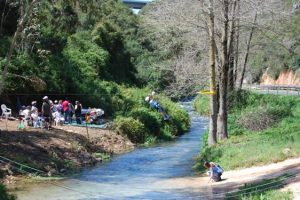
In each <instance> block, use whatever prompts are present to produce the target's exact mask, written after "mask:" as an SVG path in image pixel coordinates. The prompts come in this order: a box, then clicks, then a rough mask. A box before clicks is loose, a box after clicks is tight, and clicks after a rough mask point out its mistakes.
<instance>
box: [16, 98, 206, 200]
mask: <svg viewBox="0 0 300 200" xmlns="http://www.w3.org/2000/svg"><path fill="white" fill-rule="evenodd" d="M182 106H183V107H184V108H185V109H186V110H188V112H189V114H190V117H191V119H192V120H191V121H192V124H191V128H190V131H189V132H188V133H187V134H185V135H183V136H182V137H180V138H179V139H178V140H176V141H173V142H168V143H164V144H160V145H158V146H155V147H150V148H140V149H137V150H135V151H133V152H131V153H128V154H125V155H121V156H118V157H115V158H114V159H113V160H112V161H111V162H109V163H105V164H101V165H99V166H96V167H94V168H91V169H86V170H85V171H83V172H82V173H81V174H80V175H78V176H77V177H74V178H72V179H67V180H64V181H61V182H56V183H39V184H31V185H28V186H25V187H24V189H23V190H21V191H18V192H17V196H18V199H20V200H29V199H30V200H40V199H47V200H59V199H60V200H86V199H90V200H92V199H193V196H192V195H197V194H191V193H188V192H185V191H180V190H173V189H170V188H168V189H167V187H165V186H164V185H161V184H160V183H159V182H162V181H164V180H167V179H170V178H174V177H182V176H190V175H193V173H194V172H193V170H192V165H193V164H194V161H193V160H194V158H195V156H196V155H197V153H198V152H199V145H200V142H201V141H200V138H202V135H203V134H204V132H205V130H206V129H207V119H206V118H204V117H201V116H199V115H197V114H196V113H195V112H194V111H193V109H192V103H191V102H190V101H189V102H183V103H182ZM198 195H199V194H198Z"/></svg>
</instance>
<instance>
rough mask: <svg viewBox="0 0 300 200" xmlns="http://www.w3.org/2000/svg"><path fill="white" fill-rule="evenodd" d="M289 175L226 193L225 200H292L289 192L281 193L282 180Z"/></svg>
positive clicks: (247, 185)
mask: <svg viewBox="0 0 300 200" xmlns="http://www.w3.org/2000/svg"><path fill="white" fill-rule="evenodd" d="M287 177H289V175H283V176H280V177H277V178H274V179H269V180H264V181H261V182H257V183H251V184H245V185H244V186H243V187H241V188H239V191H237V192H234V193H228V194H227V195H226V197H225V199H226V200H292V193H291V192H281V191H279V189H280V188H282V187H283V186H284V180H285V179H286V178H287Z"/></svg>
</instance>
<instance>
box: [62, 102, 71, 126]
mask: <svg viewBox="0 0 300 200" xmlns="http://www.w3.org/2000/svg"><path fill="white" fill-rule="evenodd" d="M62 108H63V112H64V116H65V122H68V121H69V101H68V100H67V99H66V100H64V101H63V102H62Z"/></svg>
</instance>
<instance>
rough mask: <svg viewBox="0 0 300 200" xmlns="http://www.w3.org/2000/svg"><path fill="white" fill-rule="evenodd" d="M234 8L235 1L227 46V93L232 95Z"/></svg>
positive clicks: (234, 3)
mask: <svg viewBox="0 0 300 200" xmlns="http://www.w3.org/2000/svg"><path fill="white" fill-rule="evenodd" d="M236 6H237V0H234V2H233V9H232V19H231V24H230V36H229V45H228V55H229V58H228V60H229V66H228V67H229V70H228V93H229V94H230V93H232V92H233V90H234V86H235V81H234V61H235V59H236V58H235V49H234V44H235V41H234V40H235V38H236V37H235V34H236V33H235V29H236V26H235V25H236V24H235V23H236Z"/></svg>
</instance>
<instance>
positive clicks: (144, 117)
mask: <svg viewBox="0 0 300 200" xmlns="http://www.w3.org/2000/svg"><path fill="white" fill-rule="evenodd" d="M130 116H131V117H133V118H134V119H137V120H139V121H140V122H142V123H143V124H144V126H145V128H146V129H147V130H148V132H149V133H150V134H151V135H155V136H160V127H161V126H162V123H163V122H162V118H161V117H160V114H159V113H158V112H152V111H151V110H150V109H147V108H143V107H141V108H137V109H134V110H133V111H131V114H130Z"/></svg>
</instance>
